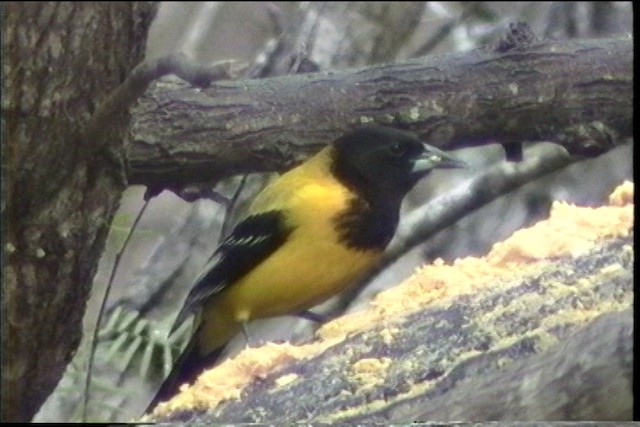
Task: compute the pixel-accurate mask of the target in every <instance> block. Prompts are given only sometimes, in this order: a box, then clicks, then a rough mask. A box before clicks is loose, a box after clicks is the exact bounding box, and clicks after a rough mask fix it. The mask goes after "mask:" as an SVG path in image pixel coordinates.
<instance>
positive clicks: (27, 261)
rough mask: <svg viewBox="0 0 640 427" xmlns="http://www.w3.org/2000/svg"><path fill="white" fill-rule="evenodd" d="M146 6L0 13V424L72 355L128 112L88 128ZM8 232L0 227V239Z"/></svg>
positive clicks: (116, 194)
mask: <svg viewBox="0 0 640 427" xmlns="http://www.w3.org/2000/svg"><path fill="white" fill-rule="evenodd" d="M154 13H155V5H154V4H153V3H152V2H149V3H146V2H128V3H127V2H125V3H71V2H62V3H55V2H41V3H26V2H24V3H22V2H21V3H18V2H16V3H5V4H4V5H3V11H2V26H3V37H2V51H3V57H4V58H5V61H3V62H4V64H3V67H4V68H3V73H2V92H3V104H2V113H3V121H4V122H3V130H4V132H5V134H4V135H3V138H2V150H3V164H2V168H3V170H2V172H3V184H4V185H3V195H2V196H3V197H2V199H3V201H6V205H3V206H2V216H3V223H5V222H6V234H5V233H4V232H3V237H4V242H3V249H4V251H3V279H4V280H3V287H2V293H3V295H2V326H3V331H2V332H3V333H2V349H3V358H2V374H3V375H2V420H3V421H5V422H7V421H10V422H25V421H29V420H30V419H31V418H32V417H33V415H34V414H35V412H36V411H37V410H38V408H39V407H40V405H41V404H42V402H43V401H44V400H45V398H46V397H47V396H48V395H49V394H50V392H51V391H52V390H53V388H54V387H55V385H56V384H57V382H58V380H59V379H60V377H61V375H62V373H63V371H64V369H65V367H66V365H67V363H68V362H69V360H70V359H71V356H72V355H73V353H74V352H75V351H76V349H77V345H78V343H79V341H80V337H81V330H82V316H83V315H84V310H85V303H86V300H87V298H88V296H89V292H90V289H91V283H92V279H93V276H94V273H95V271H96V268H97V265H98V260H99V259H100V254H101V253H102V250H103V247H104V243H105V239H106V236H107V233H108V230H109V224H110V223H111V219H112V217H113V214H114V213H115V210H116V208H117V206H118V200H119V198H120V195H121V192H122V190H123V189H124V188H125V179H124V166H123V162H122V161H121V158H122V150H123V146H124V145H123V141H124V134H125V131H126V129H127V128H128V125H129V119H130V117H129V113H128V112H127V111H121V112H119V113H118V114H115V115H114V116H112V117H111V118H110V120H109V122H108V123H104V126H103V127H102V128H101V129H100V130H99V132H97V133H96V134H92V135H87V134H86V133H84V130H85V126H86V124H87V122H88V121H89V119H90V118H91V116H92V114H93V113H94V112H95V111H96V109H97V108H98V106H99V105H100V104H101V102H103V101H104V99H105V97H106V96H107V95H108V94H109V92H110V91H112V90H113V89H114V88H115V87H116V86H117V85H118V84H120V83H121V82H122V81H123V80H124V78H125V77H126V75H127V74H128V73H129V71H130V70H131V69H132V67H133V66H134V65H136V63H138V62H139V61H140V60H141V59H142V57H143V53H144V47H145V43H146V34H147V29H148V26H149V24H150V22H151V19H152V18H153V15H154ZM3 231H5V230H3Z"/></svg>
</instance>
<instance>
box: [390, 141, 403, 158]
mask: <svg viewBox="0 0 640 427" xmlns="http://www.w3.org/2000/svg"><path fill="white" fill-rule="evenodd" d="M389 152H390V153H391V154H393V155H394V156H397V157H400V156H403V155H404V153H406V152H407V145H406V144H403V143H402V142H394V143H392V144H391V145H390V146H389Z"/></svg>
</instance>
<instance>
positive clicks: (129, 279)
mask: <svg viewBox="0 0 640 427" xmlns="http://www.w3.org/2000/svg"><path fill="white" fill-rule="evenodd" d="M632 16H633V15H632V9H631V2H472V3H467V2H164V3H161V5H160V8H159V11H158V14H157V16H156V19H155V21H154V23H153V25H152V27H151V31H150V35H149V40H148V46H147V58H157V57H160V56H163V55H167V54H169V53H177V52H179V53H183V54H186V55H187V56H189V57H190V58H192V59H194V60H196V61H198V62H200V63H204V64H207V63H213V62H216V61H221V60H228V59H233V60H238V61H243V62H246V63H248V64H250V67H249V69H248V72H247V74H246V75H245V76H244V78H264V77H271V76H276V75H286V74H290V73H298V72H313V71H317V70H330V69H346V68H352V67H359V66H366V65H372V64H378V63H388V62H400V61H403V60H405V59H409V58H413V57H419V56H425V55H443V54H447V53H450V52H455V51H468V50H472V49H474V48H477V47H480V46H484V45H487V44H489V43H491V42H492V41H493V40H495V39H496V38H497V37H499V36H500V35H501V34H502V33H503V32H504V31H505V30H506V29H507V27H508V25H509V24H510V23H515V22H520V21H524V22H526V23H528V24H529V26H530V27H531V28H532V29H533V32H534V33H535V34H536V35H537V36H538V37H539V38H540V39H556V40H561V39H568V38H606V37H615V36H623V35H629V34H631V31H632V25H633V18H632ZM560 151H562V149H561V148H559V147H558V146H556V145H554V144H552V142H545V141H540V142H539V143H536V144H527V145H526V146H525V152H524V159H525V160H527V159H528V158H532V157H536V156H543V155H546V156H553V155H554V153H556V152H560ZM456 155H458V156H459V157H461V158H463V159H465V160H466V161H467V162H468V163H470V164H472V165H473V168H472V169H470V170H465V171H457V170H454V171H436V172H434V173H433V176H432V178H430V179H427V180H425V181H424V182H421V183H420V184H419V185H418V186H417V187H416V188H415V189H414V191H413V192H412V193H411V194H410V195H409V196H408V197H407V199H406V200H405V204H404V206H403V218H407V217H409V216H410V213H411V211H412V210H414V209H415V208H416V207H419V206H421V205H423V204H424V203H425V202H426V201H428V200H430V199H432V198H433V197H435V196H436V195H439V194H443V193H446V192H447V191H450V190H452V189H454V188H456V186H458V185H460V184H461V183H463V182H465V181H467V180H471V179H473V177H474V175H476V174H478V173H480V172H481V171H482V170H483V169H486V168H488V167H490V166H491V165H495V164H498V163H501V162H504V151H503V150H502V148H501V146H500V145H498V144H495V145H492V146H483V147H479V148H472V149H465V150H460V151H459V152H457V153H456ZM632 158H633V153H632V144H631V142H630V141H629V142H627V143H626V144H624V145H622V146H620V147H618V148H616V149H614V150H612V151H610V152H608V153H607V154H605V155H602V156H600V157H597V158H594V159H588V160H583V161H574V162H571V164H570V165H568V166H563V167H558V168H556V170H555V171H553V172H552V173H548V174H546V175H544V176H542V177H538V178H536V179H532V180H531V182H528V183H526V184H525V185H522V186H519V188H518V189H517V190H515V191H511V192H509V193H506V194H504V195H502V196H501V197H499V198H497V199H496V200H494V201H492V202H491V203H489V204H486V205H484V206H482V207H480V208H478V209H476V210H474V211H473V212H469V214H468V215H466V216H465V218H463V219H462V220H460V221H458V222H457V223H455V224H454V225H452V226H450V227H448V228H446V229H443V230H441V231H439V232H438V233H437V234H435V235H433V237H431V238H429V239H428V240H426V241H424V242H422V243H421V244H420V245H418V246H416V247H413V248H411V249H410V250H408V251H404V252H403V255H402V256H401V257H399V258H397V260H395V262H393V263H391V264H390V265H389V266H388V267H387V268H386V269H384V270H383V271H382V272H381V273H380V274H379V275H378V276H376V277H375V278H373V279H372V280H369V281H368V282H367V283H366V284H363V285H362V286H359V287H358V288H357V291H353V292H349V293H348V295H344V296H341V297H337V298H334V299H333V300H331V301H329V302H327V303H325V304H323V306H322V307H318V308H316V309H314V311H316V312H318V313H323V314H326V315H328V316H330V317H332V316H338V315H340V314H341V313H344V312H347V311H350V310H358V309H362V308H363V307H366V304H367V302H368V301H369V300H370V299H371V298H372V297H373V296H375V294H376V293H378V292H379V291H380V290H382V289H384V288H386V287H388V286H393V285H394V284H397V283H399V282H400V281H402V279H404V278H405V277H407V276H409V275H410V274H412V272H413V271H414V269H415V268H416V267H417V266H419V265H422V264H425V263H428V262H431V261H433V260H434V259H436V258H443V259H444V260H445V261H447V262H450V261H453V260H454V259H456V258H461V257H466V256H482V255H483V254H485V253H486V252H487V251H488V250H489V249H490V248H491V246H492V245H493V244H494V243H495V242H497V241H500V240H503V239H504V238H506V237H508V236H509V235H511V234H512V233H513V232H514V231H515V230H517V229H519V228H522V227H525V226H528V225H531V224H533V223H535V222H537V221H539V220H541V219H543V218H545V217H546V216H548V213H549V208H550V206H551V203H552V201H554V200H566V201H570V202H572V203H575V204H579V205H586V206H597V205H600V204H602V203H604V202H605V201H606V198H607V196H608V194H609V193H610V192H611V191H612V189H613V188H614V187H615V186H617V185H618V184H620V183H621V182H623V181H624V180H625V179H627V180H632V168H633V161H632ZM267 179H268V177H267V176H265V175H257V174H256V175H250V176H246V177H234V178H232V179H229V180H226V181H224V182H220V183H218V185H217V186H216V187H215V191H216V192H217V193H219V194H220V195H222V196H223V197H222V198H223V199H225V200H234V201H235V202H234V203H228V202H226V203H225V202H220V201H218V202H216V201H212V200H199V201H196V202H192V203H189V202H186V201H184V200H182V199H181V198H179V197H177V196H176V195H175V194H173V193H170V192H167V191H165V192H163V193H161V194H160V195H159V196H157V197H155V198H153V199H151V200H150V202H149V203H148V205H147V206H146V210H145V211H144V214H143V215H142V217H141V219H140V222H139V223H138V224H137V226H136V227H135V228H133V234H132V237H131V240H130V241H129V243H128V244H127V247H126V249H125V251H124V253H123V254H122V256H121V258H120V263H119V266H118V269H117V272H116V274H115V277H114V279H113V285H112V287H111V289H110V291H109V295H108V298H107V300H106V303H105V316H104V319H103V321H102V323H101V325H100V329H99V333H98V345H97V351H96V354H95V360H94V363H93V371H92V372H93V374H92V379H91V393H90V396H89V398H88V399H87V398H86V393H85V390H84V385H85V383H86V370H87V366H88V360H89V350H90V348H91V342H92V340H93V335H94V331H95V330H96V327H97V326H96V322H97V320H98V312H99V310H100V307H101V306H102V305H103V301H104V298H105V290H106V288H107V283H109V278H110V276H111V274H112V271H113V267H114V262H115V260H116V255H117V254H118V253H119V251H121V250H122V247H123V243H124V242H125V240H126V239H127V236H128V235H129V233H130V232H131V231H132V226H133V223H134V220H135V218H136V216H137V215H138V213H139V212H140V211H141V209H142V207H143V205H144V204H145V202H144V201H143V195H144V192H145V188H144V187H136V186H133V187H130V188H129V189H128V190H127V191H126V192H125V194H124V196H123V199H122V202H121V208H120V211H119V213H118V214H117V216H116V218H115V221H114V223H113V226H112V229H111V233H110V237H109V240H108V246H107V249H106V251H105V253H104V255H103V259H102V260H101V263H100V269H99V271H98V274H97V275H96V277H95V281H94V288H93V296H92V299H91V300H90V301H89V305H88V310H87V314H86V316H85V324H84V325H85V339H84V340H83V343H82V345H81V347H80V349H79V350H78V353H77V354H76V357H75V359H74V361H73V362H72V363H71V364H70V366H69V368H68V369H67V373H66V374H65V377H64V378H63V380H62V381H61V382H60V384H59V386H58V388H57V389H56V392H55V393H54V394H53V395H52V396H51V397H50V398H49V400H48V401H47V403H46V404H45V405H44V406H43V407H42V409H41V411H40V413H39V414H38V415H37V417H36V418H35V421H40V422H66V421H80V420H81V419H82V416H83V415H82V414H83V412H85V413H86V414H85V415H86V416H87V418H88V420H90V421H102V422H105V421H111V422H114V421H128V420H133V419H136V418H137V417H139V416H140V415H141V414H142V412H143V411H144V410H145V408H146V406H147V404H148V403H149V401H150V400H151V398H152V397H153V394H154V393H155V390H156V389H157V388H158V387H159V384H160V383H161V382H162V378H163V372H165V371H166V370H167V369H168V368H169V367H170V365H171V359H172V358H174V357H176V355H177V354H178V352H179V349H180V347H181V346H182V345H183V344H184V342H185V339H186V337H187V336H188V333H189V331H188V330H187V329H186V328H182V329H181V330H180V331H178V334H176V335H175V336H173V337H171V338H169V337H167V336H166V335H167V329H168V327H169V325H170V324H171V322H172V321H173V317H174V316H175V315H176V314H177V311H178V310H179V309H180V307H181V304H182V301H183V298H184V297H185V296H186V293H187V292H188V291H189V288H190V286H191V284H192V282H193V280H194V278H195V276H196V275H197V274H198V273H199V272H200V269H201V267H202V266H203V264H204V263H205V262H206V259H207V258H208V257H209V256H210V254H211V253H212V251H213V250H214V249H215V247H216V246H217V244H218V242H219V240H220V238H221V235H224V233H225V232H226V231H228V230H229V227H230V226H231V225H232V224H233V223H234V222H235V221H236V220H237V218H238V217H239V216H241V215H242V211H243V208H244V206H245V205H246V201H247V200H250V199H251V197H252V195H254V194H255V193H256V192H257V191H259V190H260V188H262V186H263V185H264V183H265V182H266V180H267ZM392 245H393V243H392ZM316 327H317V325H315V324H313V323H311V322H309V321H306V320H301V319H298V318H293V317H283V318H276V319H269V320H265V321H255V322H252V323H251V325H250V332H251V335H252V337H253V338H254V339H256V340H258V341H266V340H294V341H298V340H305V339H310V338H312V337H313V330H314V329H315V328H316ZM244 344H245V343H244V339H243V338H242V337H236V339H234V340H233V341H232V342H231V343H230V344H229V346H228V348H227V349H225V352H224V355H223V357H227V356H229V355H233V354H235V353H236V352H237V351H239V350H240V349H242V348H243V346H244Z"/></svg>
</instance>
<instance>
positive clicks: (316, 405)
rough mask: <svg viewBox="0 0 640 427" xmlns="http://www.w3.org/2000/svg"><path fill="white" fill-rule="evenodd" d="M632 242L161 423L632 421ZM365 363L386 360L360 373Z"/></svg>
mask: <svg viewBox="0 0 640 427" xmlns="http://www.w3.org/2000/svg"><path fill="white" fill-rule="evenodd" d="M632 244H633V236H632V235H631V236H626V237H619V238H615V239H608V240H604V241H602V242H601V244H600V245H598V246H596V247H595V248H593V249H592V250H591V251H589V252H588V253H587V254H584V255H582V256H579V257H577V258H570V257H568V258H561V259H558V260H550V261H549V262H548V264H545V265H544V266H542V267H541V269H540V270H538V271H536V272H535V273H534V274H531V275H529V276H527V277H525V278H524V279H523V280H521V281H518V282H514V283H512V284H509V286H508V291H506V290H505V288H502V287H501V286H497V289H496V288H494V287H493V286H489V287H486V288H481V289H478V290H477V291H476V292H474V293H471V294H464V295H461V296H459V297H456V298H454V299H453V300H452V301H451V303H450V304H448V305H446V306H444V307H432V308H429V307H427V308H425V309H423V310H420V311H418V312H415V313H412V314H409V315H407V316H406V317H403V318H399V319H389V321H388V322H385V323H386V324H376V325H372V327H371V329H369V330H367V331H364V332H362V333H358V334H353V335H352V336H349V337H347V338H346V339H345V340H344V341H343V342H341V343H339V344H338V345H336V346H334V347H331V348H329V349H327V350H326V351H324V352H323V353H322V354H320V355H318V356H316V357H313V358H311V359H305V360H301V361H295V362H291V363H287V364H286V365H285V366H283V367H282V368H281V369H279V370H278V371H276V372H273V373H272V374H269V375H266V376H265V377H261V378H260V379H259V380H254V381H253V382H251V383H250V384H249V385H248V386H247V387H245V389H244V390H242V393H241V395H240V396H241V397H240V398H239V399H237V400H235V399H234V400H230V401H228V402H223V403H221V404H220V405H218V406H217V407H215V408H211V409H210V410H209V411H206V412H204V411H203V412H189V411H184V412H179V411H178V412H174V413H173V414H172V415H170V416H167V415H165V416H159V417H156V418H155V420H156V421H160V422H176V421H182V422H189V423H205V424H210V423H255V422H257V423H263V422H270V423H276V424H277V423H282V422H289V423H290V422H312V423H335V422H338V423H347V424H360V423H372V422H373V423H380V424H389V423H406V422H414V421H415V422H425V421H449V422H451V421H474V422H480V421H498V420H500V421H515V420H519V421H541V420H564V421H569V420H582V421H586V420H591V421H603V420H631V419H632V407H633V404H632V402H633V397H632V396H633V395H632V388H631V378H632V374H633V372H632V371H633V369H632V364H633V363H632V361H633V345H632V338H633V319H632V308H631V306H632V301H633V248H632ZM390 330H392V331H393V332H391V333H390ZM390 337H391V338H390ZM364 361H369V362H374V363H373V365H374V366H376V365H377V366H382V367H383V368H382V369H380V370H379V371H375V370H374V371H373V373H371V374H370V375H369V376H364V377H363V376H358V375H356V374H354V371H355V366H357V365H358V364H359V363H361V362H364ZM291 376H293V377H295V378H296V379H295V381H287V382H282V381H280V380H281V379H283V378H286V377H291ZM363 378H364V381H363Z"/></svg>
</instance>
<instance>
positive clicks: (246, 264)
mask: <svg viewBox="0 0 640 427" xmlns="http://www.w3.org/2000/svg"><path fill="white" fill-rule="evenodd" d="M291 231H292V228H291V227H290V226H288V225H287V224H286V220H285V215H284V212H282V211H267V212H263V213H260V214H256V215H251V216H249V217H247V218H245V219H244V220H242V221H241V222H240V223H239V224H238V225H236V227H235V228H234V229H233V231H232V232H231V234H230V235H229V236H228V237H227V238H225V239H224V240H223V242H222V243H221V244H220V246H219V247H218V249H216V251H215V252H214V254H213V255H212V257H211V260H210V261H209V262H208V263H207V265H206V266H205V267H204V270H203V273H202V274H201V275H200V277H198V279H197V280H196V281H195V284H194V286H193V288H192V289H191V292H189V295H188V296H187V299H186V301H185V303H184V306H183V307H182V310H180V313H179V314H178V317H176V320H175V322H174V324H173V327H172V328H171V331H172V332H173V331H174V330H175V329H176V328H177V327H178V326H180V324H182V322H183V321H184V320H185V318H186V317H187V316H188V315H189V314H191V313H192V312H193V311H194V310H195V309H196V308H197V307H198V306H199V305H200V304H201V303H202V302H203V301H204V300H206V299H207V298H209V297H210V296H211V295H213V294H216V293H218V292H220V291H221V290H222V289H224V288H225V287H227V286H228V285H230V284H232V283H234V282H235V281H236V280H238V279H239V278H241V277H242V276H244V275H245V274H246V273H247V272H248V271H250V270H251V269H252V268H253V267H255V266H256V265H258V264H259V263H260V262H262V261H263V260H264V259H266V258H267V257H268V256H269V255H271V254H272V253H273V252H275V251H276V250H277V249H278V248H279V247H280V245H282V244H283V243H284V242H285V241H286V240H287V237H289V235H290V234H291Z"/></svg>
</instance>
